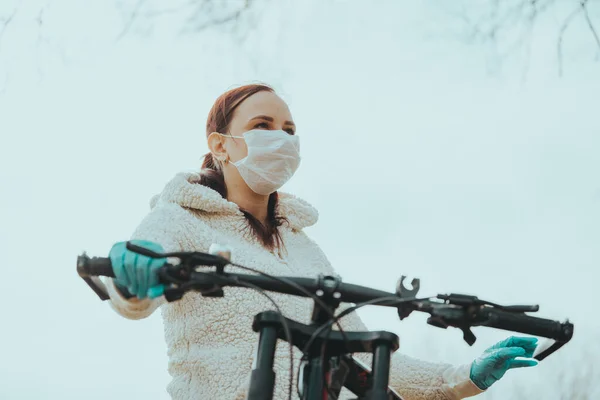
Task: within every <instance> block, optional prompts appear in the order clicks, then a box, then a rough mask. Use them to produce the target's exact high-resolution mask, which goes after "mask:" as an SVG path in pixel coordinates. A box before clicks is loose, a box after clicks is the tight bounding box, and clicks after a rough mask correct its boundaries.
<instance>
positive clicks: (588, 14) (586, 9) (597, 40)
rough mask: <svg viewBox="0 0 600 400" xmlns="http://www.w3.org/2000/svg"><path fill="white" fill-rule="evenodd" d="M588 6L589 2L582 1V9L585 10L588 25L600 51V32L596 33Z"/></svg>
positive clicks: (586, 0)
mask: <svg viewBox="0 0 600 400" xmlns="http://www.w3.org/2000/svg"><path fill="white" fill-rule="evenodd" d="M587 5H588V0H582V1H581V8H582V10H583V15H584V16H585V21H586V22H587V25H588V27H589V28H590V31H591V32H592V36H594V39H595V40H596V45H598V48H599V49H600V38H599V37H598V32H596V28H595V27H594V23H593V22H592V19H591V18H590V13H589V10H588V7H587Z"/></svg>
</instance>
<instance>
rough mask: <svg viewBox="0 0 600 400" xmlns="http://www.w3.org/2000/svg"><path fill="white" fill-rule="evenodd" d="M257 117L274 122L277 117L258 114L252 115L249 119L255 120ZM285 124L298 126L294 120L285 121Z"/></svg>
mask: <svg viewBox="0 0 600 400" xmlns="http://www.w3.org/2000/svg"><path fill="white" fill-rule="evenodd" d="M255 119H262V120H265V121H269V122H273V121H275V119H274V118H273V117H269V116H268V115H257V116H256V117H252V118H250V119H249V120H248V122H251V121H254V120H255ZM284 125H292V126H296V124H294V123H293V122H292V121H285V123H284Z"/></svg>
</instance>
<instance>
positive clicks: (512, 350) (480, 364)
mask: <svg viewBox="0 0 600 400" xmlns="http://www.w3.org/2000/svg"><path fill="white" fill-rule="evenodd" d="M537 342H538V340H537V339H536V338H532V337H515V336H511V337H509V338H508V339H505V340H503V341H501V342H499V343H496V344H495V345H493V346H492V347H490V348H489V349H487V350H486V351H485V352H484V353H483V354H482V355H481V356H480V357H479V358H477V359H476V360H475V361H473V364H471V380H472V381H473V383H474V384H475V385H477V387H479V389H481V390H486V389H487V388H489V387H490V386H492V385H493V384H494V383H496V381H498V380H499V379H500V378H502V377H503V376H504V374H505V373H506V371H508V370H509V369H512V368H522V367H533V366H535V365H537V364H538V362H537V360H534V359H532V358H531V357H533V352H534V351H535V349H536V347H537ZM517 357H524V358H525V359H517Z"/></svg>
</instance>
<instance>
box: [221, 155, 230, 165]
mask: <svg viewBox="0 0 600 400" xmlns="http://www.w3.org/2000/svg"><path fill="white" fill-rule="evenodd" d="M228 161H229V159H228V158H227V156H225V157H223V159H222V160H221V162H222V163H223V164H227V162H228Z"/></svg>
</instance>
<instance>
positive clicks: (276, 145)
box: [221, 129, 300, 195]
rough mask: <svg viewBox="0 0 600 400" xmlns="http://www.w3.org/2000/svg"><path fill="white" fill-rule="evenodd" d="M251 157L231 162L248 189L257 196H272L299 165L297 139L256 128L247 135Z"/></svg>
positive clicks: (282, 132)
mask: <svg viewBox="0 0 600 400" xmlns="http://www.w3.org/2000/svg"><path fill="white" fill-rule="evenodd" d="M221 135H223V136H226V137H234V138H239V139H244V140H245V141H246V146H247V147H248V155H247V156H246V157H244V158H242V159H241V160H239V161H236V162H234V163H232V164H233V165H235V167H236V168H237V170H238V172H239V173H240V176H241V177H242V179H243V180H244V182H246V184H247V185H248V187H250V189H252V190H253V191H254V192H255V193H258V194H262V195H269V194H271V193H273V192H275V191H277V190H278V189H279V188H280V187H282V186H283V185H284V184H285V183H286V182H287V181H289V180H290V179H291V178H292V176H293V175H294V173H295V172H296V170H297V169H298V166H299V165H300V141H299V138H298V136H295V135H290V134H289V133H287V132H285V131H268V130H264V129H254V130H251V131H248V132H245V133H244V136H231V135H224V134H221Z"/></svg>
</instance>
